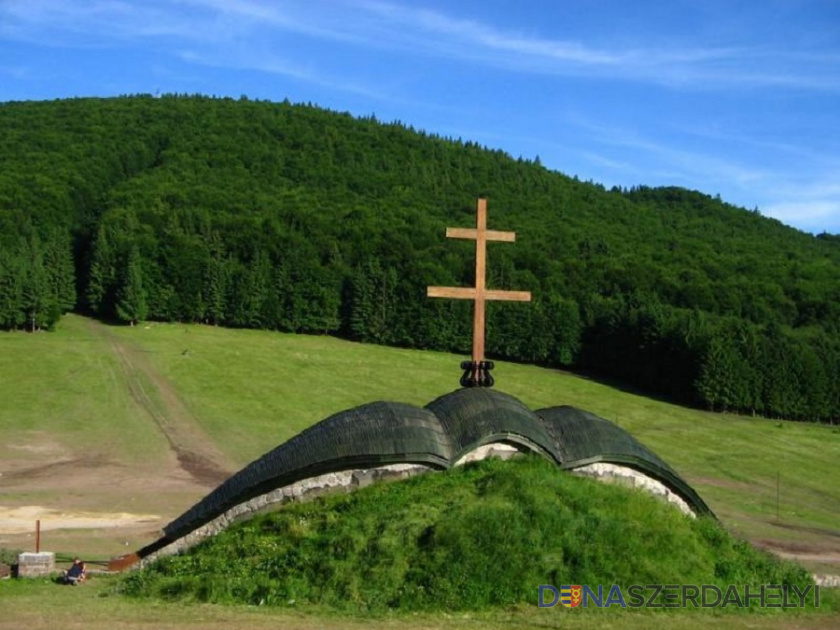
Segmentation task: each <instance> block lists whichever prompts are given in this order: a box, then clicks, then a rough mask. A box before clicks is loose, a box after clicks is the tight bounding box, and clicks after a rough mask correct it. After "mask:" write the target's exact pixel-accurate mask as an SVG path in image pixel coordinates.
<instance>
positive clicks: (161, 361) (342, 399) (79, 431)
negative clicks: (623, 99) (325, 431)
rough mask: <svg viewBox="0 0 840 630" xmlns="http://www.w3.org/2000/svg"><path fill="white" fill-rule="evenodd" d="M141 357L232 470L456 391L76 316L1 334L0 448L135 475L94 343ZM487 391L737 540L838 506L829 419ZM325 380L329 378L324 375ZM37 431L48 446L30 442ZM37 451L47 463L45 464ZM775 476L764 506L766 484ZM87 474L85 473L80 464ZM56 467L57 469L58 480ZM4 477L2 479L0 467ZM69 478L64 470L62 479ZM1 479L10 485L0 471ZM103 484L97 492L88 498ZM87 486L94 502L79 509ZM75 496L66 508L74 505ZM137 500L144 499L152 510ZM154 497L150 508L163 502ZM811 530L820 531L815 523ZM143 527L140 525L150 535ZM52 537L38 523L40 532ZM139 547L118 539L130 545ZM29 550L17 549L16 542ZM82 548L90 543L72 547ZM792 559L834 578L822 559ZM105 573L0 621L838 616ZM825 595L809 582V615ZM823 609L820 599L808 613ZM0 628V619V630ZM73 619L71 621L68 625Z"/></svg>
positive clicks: (22, 596)
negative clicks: (370, 406)
mask: <svg viewBox="0 0 840 630" xmlns="http://www.w3.org/2000/svg"><path fill="white" fill-rule="evenodd" d="M111 337H114V338H115V339H116V340H117V342H119V344H120V345H121V346H122V347H123V348H124V349H126V350H133V351H136V354H137V355H140V356H143V357H146V358H147V359H148V361H149V362H150V363H151V364H152V366H153V367H154V368H155V369H156V371H157V376H158V377H160V378H163V379H165V381H166V382H167V383H168V384H169V385H170V386H171V387H172V388H173V389H174V390H175V391H176V392H177V394H178V396H179V397H180V398H181V399H182V400H183V401H184V403H185V404H186V405H187V407H188V408H189V409H190V411H191V412H192V413H193V414H194V415H195V417H196V418H197V419H198V420H199V421H200V422H201V425H202V427H203V428H204V429H205V431H206V433H207V434H208V435H209V436H210V438H212V440H213V442H214V443H215V444H217V445H218V446H219V448H221V449H222V450H223V451H224V452H225V453H226V454H227V455H228V456H229V457H230V458H231V459H232V460H233V461H234V462H235V463H236V464H238V465H243V464H245V463H247V462H248V461H250V460H252V459H254V458H256V457H258V456H259V455H261V454H262V453H264V452H266V451H267V450H269V449H271V448H273V447H274V446H276V445H277V444H278V443H279V442H281V441H283V440H285V439H287V438H288V437H290V436H291V435H293V434H295V433H297V432H298V431H300V430H301V429H303V428H305V427H306V426H309V425H311V424H312V423H314V422H317V421H318V420H321V419H322V418H325V417H326V416H328V415H330V414H332V413H335V412H336V411H339V410H342V409H346V408H349V407H352V406H354V405H357V404H362V403H365V402H370V401H373V400H380V399H388V400H397V401H406V402H411V403H413V404H420V405H422V404H425V403H426V402H428V401H430V400H432V399H433V398H435V397H436V396H439V395H441V394H443V393H446V392H448V391H451V390H452V389H453V388H454V387H457V380H458V376H459V375H460V372H459V370H458V368H457V366H458V363H459V361H460V360H461V358H462V357H459V356H453V355H449V354H445V353H436V352H420V351H415V350H408V349H397V348H388V347H383V346H376V345H364V344H358V343H351V342H347V341H343V340H340V339H335V338H332V337H324V336H304V335H290V334H281V333H271V332H266V331H256V330H231V329H225V328H221V327H214V326H204V325H192V324H191V325H176V324H150V325H148V327H147V326H135V327H110V326H103V325H101V324H99V323H98V322H96V321H92V320H88V319H86V318H83V317H79V316H76V315H70V316H67V317H65V318H63V319H62V320H61V322H60V324H59V326H58V327H57V329H56V331H55V332H54V333H51V334H49V335H44V334H41V335H23V334H0V372H2V373H3V374H4V378H3V379H0V400H4V401H10V404H8V405H0V435H2V436H3V438H2V440H0V450H2V449H6V450H2V454H0V459H3V460H4V461H8V460H9V459H14V458H15V457H19V456H20V455H19V454H20V452H21V451H19V450H17V447H18V446H19V445H27V444H32V445H38V446H44V445H45V444H46V443H47V442H49V443H54V442H55V443H58V444H59V445H61V446H62V447H67V448H70V449H72V450H73V451H76V450H78V451H79V452H82V453H87V454H90V455H92V456H93V457H104V458H107V459H109V460H111V461H120V462H124V463H125V465H126V466H128V468H127V470H128V471H130V473H131V474H132V475H134V474H136V475H138V476H140V477H141V478H142V476H143V475H144V474H146V473H145V471H146V470H147V468H146V467H148V470H149V471H154V470H156V469H157V468H160V467H161V465H162V463H163V461H164V458H165V455H166V450H167V448H168V447H167V444H166V440H165V438H164V437H163V436H162V434H161V433H160V432H159V431H158V430H157V429H156V428H155V427H154V426H153V425H152V424H151V422H150V419H149V418H148V416H147V415H146V414H145V413H144V411H143V410H142V409H141V408H140V407H139V406H138V403H137V401H135V400H134V399H133V398H132V397H131V396H130V394H129V389H128V386H127V383H126V376H125V375H124V373H123V371H122V369H121V367H120V359H119V356H118V355H117V354H116V351H115V348H114V346H113V345H112V344H111V343H110V342H109V339H110V338H111ZM496 375H497V378H498V382H499V387H500V388H501V389H502V390H504V391H505V392H507V393H510V394H513V395H515V396H517V397H518V398H520V399H521V400H522V401H523V402H525V403H526V404H527V405H528V406H529V407H532V408H539V407H543V406H549V405H557V404H571V405H574V406H578V407H581V408H584V409H588V410H590V411H593V412H595V413H597V414H599V415H601V416H603V417H606V418H609V419H611V420H614V421H616V422H617V423H619V424H620V425H621V426H623V427H624V428H626V429H628V430H629V431H631V432H632V433H633V435H635V436H636V437H637V438H638V439H640V440H641V441H642V442H643V443H645V444H646V445H647V446H649V447H651V448H652V449H653V450H655V451H656V452H657V453H659V454H660V455H661V456H663V457H664V458H665V459H666V460H667V461H668V462H669V463H670V464H672V465H673V466H674V467H675V468H676V469H677V471H678V472H680V474H682V475H683V476H685V477H686V478H687V479H688V480H689V481H690V482H691V483H692V484H693V485H694V486H695V487H696V488H697V489H698V491H699V492H700V493H701V495H702V496H703V497H704V499H705V500H706V501H707V502H708V503H709V505H710V506H711V507H712V508H713V509H714V510H715V512H716V514H717V515H718V516H719V517H720V518H721V520H722V522H723V524H724V525H725V526H726V527H727V529H729V530H734V531H735V532H736V533H737V535H739V536H744V537H747V538H748V539H750V540H756V539H764V540H774V541H785V540H787V541H789V542H794V543H795V544H796V545H797V546H802V545H808V546H809V547H810V548H811V549H814V550H825V549H830V548H831V546H832V544H834V543H833V541H836V528H837V518H838V512H837V506H838V505H840V472H838V469H837V466H836V463H837V461H838V458H840V433H838V432H837V431H838V429H837V428H833V427H826V426H817V425H813V424H806V423H796V422H787V421H781V422H778V421H767V420H763V419H757V418H750V417H740V416H736V415H731V414H716V413H708V412H704V411H699V410H694V409H687V408H684V407H680V406H676V405H673V404H670V403H667V402H664V401H660V400H655V399H651V398H647V397H643V396H641V395H639V394H635V393H628V392H625V391H621V390H619V389H615V388H612V387H608V386H606V385H604V384H602V383H598V382H596V381H593V380H590V379H585V378H581V377H578V376H574V375H571V374H568V373H564V372H558V371H556V370H547V369H542V368H538V367H535V366H529V365H518V364H512V363H507V362H499V363H498V366H497V369H496ZM327 377H328V378H327ZM46 435H49V436H50V439H49V440H48V441H47V440H45V439H44V436H46ZM47 461H50V460H49V459H48V460H47ZM779 471H781V494H780V511H779V517H778V518H777V517H776V481H777V474H778V473H779ZM91 472H94V469H91ZM59 474H60V473H59ZM6 479H7V480H8V477H6ZM67 481H68V482H71V481H72V480H67ZM4 483H9V482H8V481H6V482H4ZM46 488H47V486H45V490H44V491H40V490H39V491H38V492H29V493H28V494H27V495H26V496H22V497H19V496H17V495H14V494H12V493H11V492H10V493H7V494H4V498H5V503H6V504H12V505H14V504H16V503H18V504H30V503H33V502H34V503H41V504H43V505H54V504H57V503H59V502H60V503H61V504H62V505H65V506H66V509H74V508H75V509H78V507H79V502H80V501H81V502H82V503H81V505H82V506H83V509H93V510H102V509H107V510H124V509H126V506H130V507H129V509H131V510H140V511H143V510H149V509H152V510H153V511H154V512H156V513H159V514H163V515H165V516H167V517H168V518H173V517H175V516H177V515H178V514H179V513H180V512H182V511H183V510H184V509H186V508H187V507H189V505H191V503H192V502H193V501H195V500H196V499H197V498H198V496H200V495H195V496H183V495H178V496H171V495H167V494H166V493H163V495H162V496H158V495H161V493H160V492H159V491H157V490H156V489H155V488H153V487H150V488H148V490H147V493H148V494H147V495H143V494H141V493H137V492H136V491H134V492H133V493H132V496H131V500H130V502H127V501H128V499H127V498H126V496H125V492H124V490H123V489H122V488H121V487H119V486H115V487H111V486H110V484H108V483H102V484H98V485H96V486H91V487H85V488H84V489H83V490H82V489H81V488H78V487H74V488H73V489H72V491H70V492H68V490H67V487H66V486H64V488H65V489H64V490H62V491H61V492H60V493H56V492H55V491H53V492H52V493H51V494H50V493H49V492H48V489H46ZM102 493H110V494H102ZM92 496H94V497H97V498H98V502H97V503H92V502H91V501H93V499H92V498H91V497H92ZM73 502H75V503H73ZM152 505H154V507H153V508H152V507H151V506H152ZM164 505H165V507H164ZM820 532H822V533H820ZM71 534H72V535H73V536H75V538H69V537H68V538H64V539H62V543H61V546H59V547H53V548H54V549H55V550H56V551H60V552H67V553H75V552H77V551H78V550H79V549H84V550H85V553H86V554H87V553H89V554H90V555H91V557H94V556H96V557H102V555H103V553H107V552H103V549H104V548H106V547H107V545H106V540H107V539H108V538H109V537H113V538H115V539H117V541H118V544H117V545H114V547H113V549H114V550H115V551H114V554H115V555H116V553H121V552H123V551H124V550H125V547H123V546H122V545H123V542H122V541H123V540H124V539H123V538H122V537H121V536H122V534H121V533H119V532H116V531H111V530H100V531H98V532H97V533H96V534H95V536H92V535H91V532H90V531H83V532H75V533H72V532H71V533H68V536H70V535H71ZM149 535H152V534H149ZM57 536H58V533H57V532H56V533H50V535H49V542H51V543H53V544H54V543H55V541H56V540H57ZM147 542H150V539H144V540H143V541H142V543H140V541H138V543H140V544H136V545H135V543H134V539H132V544H133V545H135V546H132V547H131V548H132V549H133V548H136V547H139V546H141V545H142V544H146V543H147ZM28 544H29V543H27V545H28ZM88 550H89V551H88ZM807 566H809V568H811V569H813V570H820V571H823V572H829V573H836V572H837V571H836V564H835V565H831V566H828V565H826V566H822V567H817V566H814V565H813V563H810V564H809V565H807ZM112 586H113V583H112V581H111V580H103V579H100V578H96V577H95V578H94V579H93V581H92V582H91V583H89V584H88V585H86V586H85V587H84V588H83V589H64V588H61V587H57V586H55V585H54V584H51V583H41V582H39V581H33V582H32V583H29V582H26V583H19V582H9V581H0V609H2V611H3V615H0V628H2V627H6V626H8V627H24V626H25V627H27V628H33V629H36V630H48V629H51V628H53V627H54V625H55V619H56V618H66V619H67V623H66V624H65V625H66V626H67V627H69V628H75V627H78V628H86V629H87V630H91V629H100V628H101V629H104V628H112V627H114V626H115V625H119V626H120V627H131V628H133V627H137V628H139V627H146V626H148V627H156V628H169V629H172V628H188V627H202V628H210V629H211V630H212V628H221V627H226V628H229V627H249V628H250V627H253V628H277V627H294V628H300V629H302V630H309V629H314V628H323V627H342V628H344V627H359V628H363V627H364V628H368V627H374V628H393V627H395V626H398V627H400V628H405V629H407V630H412V629H418V630H419V629H420V628H429V627H441V628H482V629H483V628H489V629H494V628H499V629H501V628H531V627H552V628H554V627H556V628H559V627H562V628H596V627H597V628H601V627H615V628H619V627H620V628H639V629H642V628H645V629H648V628H669V629H671V628H677V629H680V628H686V629H687V628H692V629H694V628H700V627H702V628H710V627H712V628H727V629H729V628H735V629H744V630H746V629H747V628H754V627H756V626H760V627H762V628H779V629H781V628H790V627H793V626H799V627H808V628H824V629H825V630H828V629H829V628H836V627H837V622H838V619H837V614H836V612H835V613H834V614H825V615H823V614H817V615H813V614H809V615H807V616H801V615H799V614H798V613H796V612H795V611H794V612H788V613H786V614H784V615H772V614H769V615H761V617H760V618H756V617H754V616H753V615H729V614H727V615H723V616H718V615H678V616H674V615H661V614H655V613H645V612H639V613H638V614H629V613H626V611H616V612H615V614H609V615H606V613H607V612H609V611H605V615H606V616H605V615H601V614H598V613H597V612H595V613H594V614H589V613H587V614H585V615H579V614H574V613H573V612H568V611H564V610H562V607H560V606H558V607H556V608H553V609H546V610H539V609H537V608H536V607H535V606H534V605H533V604H530V605H527V606H517V607H514V608H511V609H505V610H495V611H493V612H490V613H469V614H455V615H452V614H443V613H421V614H419V615H413V614H411V615H406V616H399V617H397V618H394V617H391V616H390V615H388V616H386V617H385V618H382V619H375V618H368V617H364V618H358V617H348V616H347V615H346V614H343V613H342V614H339V613H335V612H331V611H330V609H326V608H318V607H307V609H306V611H303V610H302V609H300V607H298V609H297V610H293V609H289V608H285V607H284V608H279V609H277V608H275V609H266V607H264V606H263V607H224V606H222V607H219V606H212V605H198V604H193V605H189V606H184V605H183V604H174V603H173V604H170V603H167V602H164V601H159V600H158V601H149V600H141V601H134V600H131V599H126V598H122V597H115V596H103V595H105V594H107V592H108V591H110V590H111V588H112ZM830 597H831V591H830V590H827V589H825V590H823V607H824V610H825V611H826V612H829V611H831V610H835V611H836V610H837V604H836V603H835V604H833V606H834V608H833V609H832V604H831V601H832V600H831V599H830ZM821 610H822V608H821ZM4 624H5V625H4ZM73 624H76V625H73Z"/></svg>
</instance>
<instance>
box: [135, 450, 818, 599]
mask: <svg viewBox="0 0 840 630" xmlns="http://www.w3.org/2000/svg"><path fill="white" fill-rule="evenodd" d="M811 583H812V582H811V578H810V576H809V575H808V574H807V572H805V571H804V570H803V569H801V568H799V567H798V566H796V565H793V564H791V563H786V562H782V561H779V560H777V559H775V558H773V557H771V556H769V555H767V554H765V553H763V552H759V551H757V550H755V549H753V548H752V547H751V546H750V545H748V544H747V543H744V542H739V541H736V540H734V539H733V538H731V537H730V536H729V535H728V534H727V533H726V532H725V531H724V530H723V529H721V528H720V526H719V525H718V524H717V523H716V522H714V521H712V520H709V519H698V520H693V519H690V518H687V517H685V516H683V515H682V514H681V513H679V512H678V511H677V510H676V509H674V508H673V507H671V506H668V505H666V504H664V503H662V502H660V501H658V500H657V499H655V498H653V497H651V496H649V495H647V494H645V493H643V492H641V491H628V490H626V489H624V488H620V487H616V486H609V485H605V484H600V483H597V482H594V481H591V480H588V479H583V478H578V477H575V476H572V475H570V474H568V473H566V472H563V471H561V470H559V469H557V468H556V467H554V466H553V465H551V464H550V463H548V462H546V461H544V460H542V459H539V458H522V459H518V460H516V461H511V462H500V461H487V462H482V463H479V464H475V465H469V466H465V467H463V468H458V469H456V470H452V471H449V472H446V473H442V474H430V475H423V476H420V477H416V478H413V479H410V480H407V481H403V482H399V483H386V484H380V485H376V486H373V487H370V488H366V489H364V490H360V491H357V492H355V493H352V494H347V495H338V496H333V497H328V498H324V499H320V500H317V501H315V502H312V503H307V504H300V505H294V506H289V507H287V508H284V509H283V510H281V511H278V512H274V513H270V514H265V515H262V516H259V517H257V518H255V519H253V520H251V521H249V522H246V523H242V524H239V525H237V526H234V527H231V528H230V529H228V530H226V531H224V532H222V533H221V534H219V535H218V536H216V537H215V538H212V539H209V540H207V541H205V542H204V543H202V544H201V545H199V546H197V547H195V548H194V549H192V550H191V551H190V552H188V553H187V554H185V555H182V556H173V557H169V558H164V559H162V560H160V561H158V562H157V563H155V564H154V565H153V566H151V567H149V568H147V569H145V570H143V571H141V572H137V573H135V574H132V575H130V576H129V577H127V578H126V581H125V582H124V591H125V592H126V593H128V594H131V595H138V596H151V597H161V598H164V599H191V600H199V601H208V602H217V603H244V604H268V605H286V604H287V603H290V602H292V601H294V602H296V603H297V604H298V605H300V604H303V603H313V604H321V605H327V606H330V607H335V608H338V609H342V610H346V611H351V610H353V611H384V610H388V609H392V608H399V609H401V610H478V609H482V608H488V607H499V606H509V605H513V604H518V603H524V604H532V605H535V604H536V601H537V590H538V586H539V585H540V584H552V585H555V586H560V585H561V584H588V585H590V586H593V587H594V586H596V585H598V584H603V585H606V588H607V589H609V585H612V584H618V585H620V586H622V587H623V588H626V587H628V586H630V585H632V584H643V585H644V584H716V585H718V586H721V587H723V590H724V591H725V589H726V586H728V585H729V584H737V585H744V584H749V585H754V586H756V587H757V586H759V585H761V584H797V585H799V586H800V588H804V587H805V586H806V585H808V584H811Z"/></svg>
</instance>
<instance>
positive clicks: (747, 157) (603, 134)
mask: <svg viewBox="0 0 840 630" xmlns="http://www.w3.org/2000/svg"><path fill="white" fill-rule="evenodd" d="M157 91H160V92H161V93H170V92H177V93H190V94H192V93H202V94H209V95H218V96H232V97H236V98H238V97H239V96H241V95H246V96H248V97H250V98H254V99H268V100H273V101H280V100H283V99H285V98H288V99H289V100H290V101H292V102H311V103H314V104H317V105H320V106H323V107H326V108H329V109H333V110H337V111H349V112H351V113H353V114H355V115H369V114H375V115H376V117H377V118H378V119H380V120H383V121H393V120H400V121H402V122H403V123H405V124H409V125H412V126H413V127H414V128H416V129H423V130H426V131H428V132H430V133H436V134H439V135H443V136H447V137H455V138H459V137H460V138H462V139H464V140H473V141H476V142H479V143H480V144H483V145H486V146H488V147H492V148H498V149H502V150H504V151H507V152H508V153H510V154H511V155H512V156H514V157H518V156H522V157H526V158H534V157H536V156H539V157H540V160H541V161H542V163H543V164H544V165H545V166H546V167H547V168H550V169H552V170H557V171H561V172H563V173H566V174H568V175H576V176H577V177H579V178H580V179H582V180H592V181H595V182H598V183H602V184H604V185H605V186H607V187H611V186H613V185H618V186H633V185H637V184H646V185H651V186H660V185H676V186H684V187H687V188H692V189H696V190H700V191H702V192H704V193H707V194H711V195H716V194H719V195H720V196H721V197H722V198H723V199H724V200H726V201H729V202H731V203H734V204H736V205H739V206H743V207H746V208H748V209H753V208H756V207H757V208H758V209H759V211H760V212H761V213H762V214H764V215H765V216H772V217H776V218H778V219H780V220H782V221H783V222H785V223H787V224H789V225H793V226H795V227H797V228H800V229H802V230H806V231H809V232H814V233H819V232H822V231H828V232H832V233H840V0H755V1H753V0H657V1H654V0H603V1H599V0H556V1H554V0H519V1H516V2H510V1H507V0H483V1H480V2H479V1H473V0H450V1H449V2H444V1H441V0H415V1H412V2H408V1H404V2H400V1H397V0H290V1H286V0H273V1H269V0H239V1H234V0H170V1H165V0H143V1H130V0H122V1H121V0H87V1H86V0H20V1H18V0H0V101H9V100H42V99H53V98H65V97H74V96H115V95H120V94H137V93H155V92H157Z"/></svg>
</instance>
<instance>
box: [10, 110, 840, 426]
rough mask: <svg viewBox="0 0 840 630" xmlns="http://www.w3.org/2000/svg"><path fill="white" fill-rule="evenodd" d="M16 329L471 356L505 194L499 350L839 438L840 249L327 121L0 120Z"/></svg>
mask: <svg viewBox="0 0 840 630" xmlns="http://www.w3.org/2000/svg"><path fill="white" fill-rule="evenodd" d="M0 164H2V168H0V327H3V328H7V329H15V328H18V329H29V330H32V329H38V328H43V327H49V326H50V325H52V324H53V323H54V322H55V321H57V319H58V318H59V317H60V314H61V313H62V312H64V311H66V310H68V309H73V308H75V309H77V310H81V311H89V312H92V313H94V314H97V315H99V316H101V317H104V318H109V319H119V320H123V321H136V320H140V319H158V320H177V321H195V322H206V323H209V324H220V325H226V326H246V327H259V328H269V329H277V330H283V331H295V332H308V333H330V334H337V335H341V336H345V337H349V338H353V339H358V340H361V341H366V342H375V343H384V344H393V345H402V346H411V347H417V348H435V349H442V350H456V351H461V352H464V353H467V352H468V351H469V348H470V331H469V328H470V325H471V318H470V316H469V313H470V308H471V306H470V304H469V303H467V302H461V301H452V300H430V299H427V298H426V297H425V293H426V286H427V285H468V284H471V283H472V282H473V277H472V276H473V261H472V255H473V254H472V244H471V243H469V242H467V241H456V240H452V239H446V238H445V236H444V234H445V229H446V227H447V226H462V227H469V226H470V225H473V224H474V221H475V214H474V212H475V199H476V197H477V196H479V195H484V196H486V197H487V199H488V211H489V224H490V227H491V228H492V229H497V230H515V231H516V233H517V242H516V243H515V244H491V245H490V247H489V279H488V284H489V286H491V287H493V288H502V289H517V290H530V291H531V292H532V293H533V295H534V298H535V299H534V302H533V303H532V304H530V305H524V304H503V303H491V304H490V305H489V307H488V308H489V313H488V318H489V321H488V327H489V331H488V354H490V355H492V356H495V357H500V358H501V357H503V358H509V359H514V360H521V361H529V362H538V363H543V364H547V365H562V366H570V367H574V368H577V369H583V370H587V371H590V372H594V373H599V374H603V375H610V376H613V377H617V378H620V379H623V380H625V381H626V382H628V383H632V384H635V385H638V386H641V387H644V388H647V389H649V390H653V391H657V392H661V393H664V394H666V395H670V396H673V397H675V398H677V399H679V400H681V401H684V402H688V403H691V404H698V405H703V406H707V407H710V408H715V409H726V410H738V411H746V412H754V413H759V414H762V415H767V416H784V417H790V418H799V419H806V420H822V421H834V422H836V421H838V419H840V242H839V241H838V238H837V237H836V236H830V235H823V236H821V237H814V236H811V235H809V234H805V233H802V232H799V231H797V230H794V229H792V228H788V227H785V226H784V225H782V224H781V223H779V222H778V221H775V220H771V219H767V218H765V217H762V216H761V215H760V214H758V213H757V212H750V211H747V210H744V209H741V208H736V207H733V206H731V205H728V204H726V203H724V202H723V201H721V200H719V199H714V198H711V197H709V196H706V195H703V194H700V193H697V192H691V191H687V190H683V189H678V188H659V189H654V188H645V187H642V188H638V189H633V190H629V191H626V190H624V191H623V190H611V191H608V190H605V189H604V188H603V187H602V186H599V185H597V184H592V183H584V182H579V181H577V180H576V179H572V178H569V177H566V176H564V175H562V174H560V173H556V172H551V171H548V170H546V169H545V168H543V167H542V166H541V165H540V164H539V163H538V162H534V161H530V160H522V159H513V158H511V157H510V156H509V155H507V154H505V153H503V152H501V151H494V150H490V149H487V148H483V147H480V146H478V145H476V144H474V143H471V142H463V141H460V140H457V141H456V140H450V139H444V138H440V137H435V136H430V135H427V134H424V133H422V132H417V131H415V130H413V129H412V128H410V127H407V126H405V125H402V124H382V123H380V122H378V121H377V120H375V119H374V118H372V117H371V118H364V119H356V118H353V117H351V116H350V115H347V114H339V113H334V112H329V111H326V110H323V109H319V108H317V107H313V106H304V105H292V104H290V103H288V102H284V103H268V102H251V101H247V100H244V99H243V100H239V101H234V100H230V99H211V98H203V97H175V96H170V97H163V98H159V99H155V98H151V97H144V96H137V97H127V98H116V99H77V100H65V101H54V102H33V103H5V104H0Z"/></svg>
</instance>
